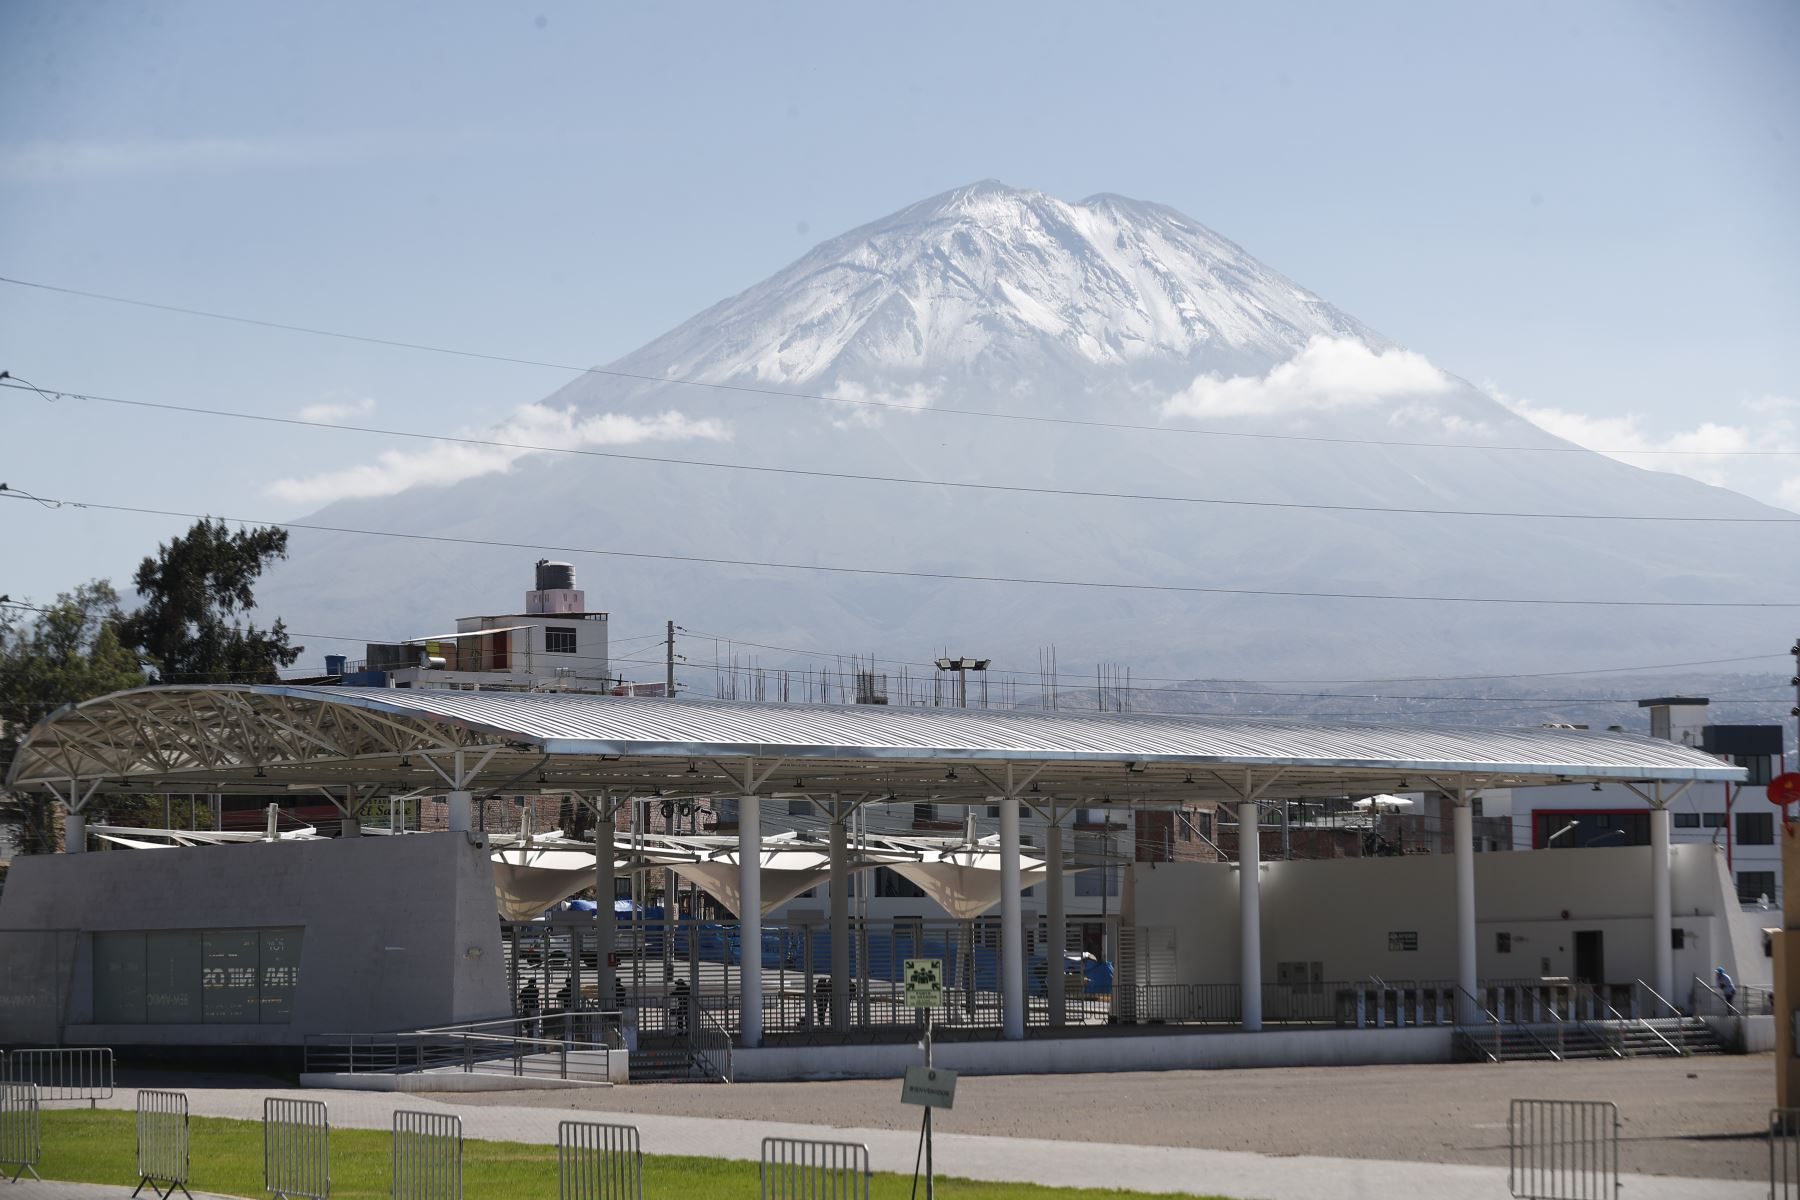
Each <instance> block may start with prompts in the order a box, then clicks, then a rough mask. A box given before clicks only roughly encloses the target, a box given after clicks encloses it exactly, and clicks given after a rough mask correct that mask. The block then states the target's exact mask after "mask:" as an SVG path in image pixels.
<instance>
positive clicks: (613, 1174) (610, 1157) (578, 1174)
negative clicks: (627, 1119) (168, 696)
mask: <svg viewBox="0 0 1800 1200" xmlns="http://www.w3.org/2000/svg"><path fill="white" fill-rule="evenodd" d="M556 1178H557V1189H558V1190H557V1195H558V1196H560V1197H561V1200H643V1195H644V1154H643V1151H641V1150H640V1149H638V1131H637V1126H636V1125H608V1124H604V1123H602V1122H598V1121H564V1122H563V1123H562V1124H560V1125H558V1126H557V1127H556Z"/></svg>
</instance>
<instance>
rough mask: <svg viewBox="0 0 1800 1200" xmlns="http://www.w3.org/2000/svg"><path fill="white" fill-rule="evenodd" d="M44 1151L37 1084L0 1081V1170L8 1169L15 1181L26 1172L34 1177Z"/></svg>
mask: <svg viewBox="0 0 1800 1200" xmlns="http://www.w3.org/2000/svg"><path fill="white" fill-rule="evenodd" d="M43 1151H44V1139H43V1123H42V1120H41V1117H40V1114H39V1111H38V1086H37V1084H35V1083H0V1169H4V1168H11V1170H12V1181H13V1182H14V1183H17V1182H18V1181H19V1178H20V1177H21V1176H23V1175H24V1174H25V1173H26V1172H27V1171H29V1172H31V1177H32V1178H33V1179H37V1178H38V1173H37V1164H38V1159H39V1158H40V1157H42V1155H43Z"/></svg>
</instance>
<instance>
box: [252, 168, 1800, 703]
mask: <svg viewBox="0 0 1800 1200" xmlns="http://www.w3.org/2000/svg"><path fill="white" fill-rule="evenodd" d="M606 370H607V371H609V372H611V373H599V372H596V373H590V374H587V375H583V376H581V377H579V378H577V379H575V380H574V381H573V382H571V383H570V384H568V385H567V386H565V387H564V388H562V389H560V390H559V391H558V392H556V393H554V394H553V395H552V396H550V397H548V398H546V399H545V400H543V401H542V402H541V403H538V404H534V405H530V406H528V407H527V408H525V409H523V410H521V411H520V412H518V413H515V414H513V415H512V416H510V417H508V416H507V415H506V414H502V413H496V414H495V417H496V421H503V423H502V424H501V425H500V426H499V428H501V429H502V430H505V429H508V428H520V429H526V430H538V431H541V430H562V431H565V432H564V433H563V434H561V435H560V438H561V441H560V443H559V444H566V445H572V446H585V447H590V448H592V447H603V446H617V445H621V444H625V443H632V444H635V443H637V442H640V441H645V440H648V439H652V438H655V439H657V440H658V441H659V444H658V445H654V446H648V445H645V446H636V447H635V449H634V452H638V453H645V454H659V455H667V456H670V457H677V458H684V459H705V460H708V461H713V462H731V463H741V464H752V465H758V466H772V467H798V468H804V469H808V470H814V471H825V472H833V473H838V474H840V475H842V474H862V475H880V476H885V477H890V478H891V477H904V478H908V479H932V480H947V481H959V482H963V483H973V484H985V485H1001V486H1002V487H1003V488H1004V487H1012V488H1024V489H1033V488H1040V489H1041V488H1057V489H1069V490H1072V491H1077V492H1088V493H1092V492H1110V493H1120V492H1127V493H1133V494H1135V495H1138V496H1140V497H1141V496H1146V495H1148V496H1158V497H1166V498H1168V499H1160V500H1158V499H1143V498H1139V499H1119V498H1102V497H1097V496H1093V495H1044V494H1037V493H1033V492H1030V491H1007V490H975V489H970V488H946V487H922V486H913V485H908V484H903V483H895V482H874V481H860V480H851V479H843V478H818V477H812V478H807V477H796V476H791V475H779V474H773V475H772V474H757V473H747V472H741V471H731V470H720V469H709V468H705V467H695V466H673V465H655V464H647V463H642V462H627V461H618V460H610V459H604V458H599V459H596V458H591V457H577V456H568V455H555V454H536V455H528V456H527V455H521V454H519V453H507V454H499V455H496V456H492V457H490V458H489V459H486V460H482V459H479V458H471V456H470V454H469V452H468V451H467V450H463V449H459V448H441V449H438V450H424V451H414V450H396V451H393V452H390V454H389V455H387V456H386V457H385V458H384V459H383V460H382V462H381V463H378V464H375V465H373V466H369V467H365V468H358V469H357V470H355V471H350V472H342V473H340V475H337V476H331V477H326V478H324V479H323V480H315V481H313V482H314V483H315V484H317V485H318V486H317V487H316V488H315V489H314V490H313V491H312V492H309V493H304V492H303V493H292V494H313V495H329V494H336V495H342V496H347V497H352V498H349V499H344V500H341V501H339V502H338V503H335V504H333V505H331V506H330V508H329V510H328V512H329V518H330V520H329V523H330V524H333V525H337V526H344V527H354V528H364V529H383V530H395V531H406V532H421V531H429V532H432V533H447V534H450V535H452V536H458V537H466V538H472V539H481V540H489V541H506V542H526V543H530V544H532V545H533V546H542V547H544V548H546V549H553V550H555V551H556V554H557V556H558V557H562V556H565V555H566V556H568V557H572V558H574V559H575V561H577V563H578V564H579V565H580V567H581V570H582V584H583V586H584V587H585V588H586V590H587V592H588V595H589V598H590V601H593V602H596V603H598V604H599V605H600V606H602V607H604V608H606V609H608V610H610V611H611V612H612V613H613V614H615V615H614V621H615V626H616V628H617V629H618V630H619V631H620V632H622V633H623V632H635V631H638V630H650V629H655V628H660V624H661V622H662V620H663V619H665V618H667V617H674V618H675V619H676V620H678V621H679V622H680V623H681V624H683V625H684V626H687V627H688V628H689V629H691V630H695V631H704V632H705V633H707V634H718V635H721V636H726V637H731V638H736V639H742V640H749V641H757V642H764V643H769V644H773V645H781V646H794V647H802V648H806V649H812V650H821V651H828V652H835V653H842V654H845V655H848V654H850V653H852V652H860V653H864V654H867V653H869V652H871V651H873V652H877V653H880V654H882V655H884V656H890V657H894V658H902V659H913V660H917V659H921V658H927V657H931V656H934V655H935V654H936V653H937V652H938V651H940V650H942V649H945V648H948V649H950V650H951V651H952V652H954V653H973V654H979V655H982V656H989V655H991V656H993V657H995V658H996V659H997V660H998V661H997V664H996V665H1007V666H1012V667H1017V668H1021V669H1028V668H1031V667H1033V666H1034V665H1035V661H1036V659H1035V653H1034V651H1035V648H1036V647H1038V646H1040V645H1043V644H1046V643H1052V642H1054V643H1056V644H1057V645H1058V646H1059V648H1060V653H1061V661H1062V662H1063V664H1064V665H1065V667H1067V666H1069V665H1071V664H1079V666H1078V667H1077V669H1085V668H1086V664H1091V663H1093V662H1095V661H1097V660H1107V661H1115V662H1130V663H1132V664H1134V666H1136V667H1137V668H1138V669H1139V670H1140V671H1142V672H1152V671H1153V672H1154V673H1156V674H1161V675H1175V674H1182V673H1186V674H1192V675H1205V676H1211V677H1221V676H1226V675H1232V676H1243V677H1262V678H1274V677H1283V676H1294V675H1301V676H1306V677H1324V678H1331V677H1336V676H1340V675H1343V674H1345V673H1350V674H1352V675H1354V674H1358V673H1366V674H1373V675H1393V674H1403V673H1409V672H1421V673H1437V672H1453V671H1458V670H1464V669H1477V670H1499V669H1502V668H1506V669H1517V670H1520V671H1525V670H1531V669H1543V668H1545V667H1546V666H1547V665H1551V664H1553V665H1555V666H1557V667H1566V666H1568V665H1569V663H1570V657H1571V656H1572V655H1573V656H1576V657H1577V658H1578V660H1579V661H1578V662H1577V663H1576V665H1584V664H1593V665H1607V664H1608V663H1614V664H1623V663H1635V662H1649V661H1657V662H1662V661H1674V660H1676V659H1679V658H1682V657H1694V658H1704V657H1716V656H1719V651H1720V650H1721V649H1727V650H1731V649H1735V650H1737V652H1739V653H1750V652H1755V651H1757V650H1760V649H1761V648H1762V647H1763V646H1764V645H1775V644H1776V643H1779V644H1780V645H1781V646H1785V645H1786V642H1785V640H1783V639H1785V637H1786V636H1787V634H1788V633H1789V632H1790V631H1789V630H1787V629H1786V626H1787V624H1788V621H1789V617H1788V615H1787V614H1785V613H1781V612H1779V611H1775V612H1765V613H1763V614H1758V613H1756V612H1754V611H1750V610H1736V609H1718V610H1703V609H1661V608H1649V607H1644V608H1604V607H1551V606H1535V605H1489V604H1449V603H1435V602H1424V601H1378V600H1347V599H1308V598H1302V597H1296V596H1291V595H1289V596H1282V595H1272V594H1254V593H1293V592H1307V593H1317V592H1330V593H1355V594H1363V595H1367V594H1374V595H1423V596H1474V597H1518V598H1565V599H1632V600H1708V601H1712V600H1720V599H1739V598H1744V599H1750V598H1764V597H1769V596H1777V597H1781V596H1795V595H1800V556H1795V555H1793V554H1792V553H1791V552H1790V550H1791V548H1790V547H1788V545H1787V538H1788V537H1789V536H1790V534H1791V529H1790V528H1787V527H1771V526H1758V525H1755V524H1731V523H1708V524H1701V523H1656V522H1645V521H1637V520H1566V519H1554V520H1543V519H1526V518H1519V517H1502V516H1480V517H1474V516H1469V517H1456V516H1445V515H1434V514H1433V513H1392V512H1371V511H1356V509H1357V508H1359V507H1360V508H1363V509H1371V508H1403V509H1426V510H1466V511H1478V512H1483V513H1517V512H1535V513H1587V514H1596V515H1600V516H1614V517H1622V516H1644V515H1664V516H1681V517H1711V518H1739V519H1742V518H1748V519H1752V520H1754V519H1766V518H1769V517H1777V516H1782V515H1784V514H1780V513H1778V512H1777V511H1776V510H1772V509H1768V508H1766V507H1764V506H1762V505H1760V504H1757V503H1755V502H1754V501H1751V500H1749V499H1747V498H1745V497H1743V496H1739V495H1737V494H1735V493H1732V492H1729V491H1725V490H1722V489H1718V488H1712V487H1707V486H1705V485H1702V484H1699V483H1696V482H1694V481H1692V480H1689V479H1684V478H1680V477H1676V476H1671V475H1666V474H1658V473H1653V472H1647V471H1642V470H1638V469H1636V468H1633V467H1629V466H1625V465H1623V464H1621V463H1618V462H1615V461H1612V460H1610V459H1606V458H1603V457H1601V456H1599V455H1595V454H1590V453H1587V452H1585V451H1580V450H1577V449H1576V448H1574V447H1572V446H1570V445H1569V444H1568V443H1566V442H1561V441H1559V440H1558V439H1556V438H1554V437H1552V436H1550V435H1549V434H1547V433H1545V432H1544V431H1543V430H1541V429H1538V428H1537V427H1536V426H1533V425H1531V424H1530V423H1529V422H1527V421H1525V420H1523V419H1521V418H1519V417H1518V416H1516V415H1515V414H1513V413H1512V412H1511V411H1510V410H1508V409H1507V408H1505V407H1504V406H1502V405H1501V404H1499V403H1497V402H1496V401H1494V400H1493V399H1491V398H1489V397H1488V396H1486V395H1484V394H1482V393H1481V392H1480V391H1479V390H1478V389H1476V388H1474V387H1472V386H1470V385H1469V384H1467V383H1466V382H1463V381H1462V380H1459V379H1457V378H1456V377H1455V375H1454V374H1453V365H1452V364H1435V363H1431V362H1429V361H1427V360H1426V359H1424V358H1423V357H1422V356H1420V355H1418V354H1416V353H1414V352H1412V351H1409V350H1407V349H1405V348H1404V347H1403V346H1402V345H1400V344H1398V343H1397V342H1395V341H1392V340H1389V339H1388V338H1386V337H1383V336H1382V335H1380V334H1377V333H1376V332H1374V331H1373V330H1370V329H1368V328H1367V327H1365V326H1364V325H1362V324H1361V323H1360V322H1358V321H1356V320H1355V319H1354V318H1352V317H1350V316H1348V315H1346V314H1345V313H1343V312H1340V311H1339V310H1337V309H1336V308H1333V307H1332V306H1331V305H1330V304H1328V303H1326V302H1325V301H1324V300H1322V299H1320V298H1319V297H1317V296H1314V295H1312V294H1311V293H1309V292H1307V291H1306V290H1304V289H1303V288H1301V287H1299V286H1298V285H1296V284H1295V283H1293V282H1291V281H1289V280H1287V279H1285V278H1283V277H1282V276H1280V275H1278V274H1277V273H1275V272H1274V271H1271V270H1270V269H1269V268H1267V267H1265V266H1263V265H1262V264H1261V263H1259V262H1257V261H1256V260H1255V259H1254V258H1252V257H1251V256H1250V255H1249V254H1248V253H1246V252H1245V251H1244V250H1243V249H1242V248H1240V247H1238V246H1237V245H1235V244H1233V243H1232V242H1230V241H1228V240H1226V239H1225V238H1223V237H1220V236H1219V235H1218V234H1215V233H1213V232H1212V231H1210V230H1208V229H1207V228H1205V227H1204V226H1203V225H1201V224H1199V223H1198V222H1196V221H1194V220H1192V219H1190V218H1188V217H1186V216H1184V215H1182V214H1181V213H1179V212H1176V211H1174V210H1173V209H1169V208H1165V207H1163V206H1160V205H1156V204H1149V203H1144V202H1140V201H1135V200H1127V199H1123V198H1120V197H1117V196H1110V195H1102V196H1096V197H1093V198H1091V199H1089V200H1086V201H1083V202H1081V203H1078V204H1070V203H1067V202H1064V201H1062V200H1059V199H1056V198H1054V197H1051V196H1047V195H1044V194H1042V193H1040V192H1033V191H1026V190H1020V189H1015V188H1009V187H1005V186H1003V185H1000V184H997V183H992V182H984V183H978V184H974V185H971V186H968V187H964V188H958V189H956V190H953V191H951V192H947V193H944V194H943V195H940V196H937V197H933V198H931V199H929V200H925V201H921V202H919V203H917V204H914V205H912V206H910V207H908V208H905V209H902V210H900V211H899V212H897V213H895V214H893V215H892V216H889V217H885V218H883V219H881V220H879V221H876V222H874V223H872V224H869V225H865V226H863V227H861V228H859V229H855V230H852V231H850V232H848V233H845V234H843V235H841V236H839V237H836V238H833V239H831V240H829V241H827V242H825V243H823V244H821V245H820V246H818V247H817V248H815V249H814V250H813V251H811V252H810V253H808V254H807V255H805V256H804V257H803V258H801V259H800V260H798V261H797V262H795V263H794V264H792V265H791V266H789V267H787V268H786V269H784V270H782V271H780V272H778V273H777V274H775V275H774V276H771V277H770V278H769V279H767V280H764V281H762V282H761V283H757V284H754V285H753V286H751V287H750V288H748V289H747V290H745V291H744V292H742V293H740V294H738V295H736V296H734V297H731V298H730V299H727V300H724V301H722V302H720V303H718V304H716V305H714V306H713V307H711V308H709V309H707V310H706V311H704V312H702V313H700V314H699V315H698V316H695V317H694V318H692V319H691V320H688V321H686V322H684V323H683V324H681V325H679V326H678V327H676V328H675V329H673V330H671V331H670V332H669V333H667V334H665V335H664V336H662V337H659V338H657V339H656V340H654V341H652V342H651V343H649V344H648V345H646V346H644V347H643V348H642V349H640V350H638V351H636V352H634V353H632V354H630V355H628V356H626V357H625V358H623V359H621V360H619V361H618V362H616V363H613V364H610V365H609V367H608V368H607V369H606ZM695 384H706V385H725V386H723V387H719V386H712V387H707V386H694V385H695ZM524 399H528V398H527V397H521V400H524ZM857 401H864V402H867V401H875V402H878V405H880V406H875V407H872V406H870V405H868V404H866V403H864V404H859V403H856V402H857ZM927 410H930V411H927ZM1020 418H1023V419H1020ZM541 436H542V435H541V434H533V435H532V436H531V437H520V438H517V439H509V438H501V439H500V440H533V439H534V438H541ZM691 438H704V439H705V440H704V441H700V442H695V443H693V444H681V443H683V442H684V441H685V440H686V439H691ZM663 443H673V444H663ZM540 444H541V443H540ZM434 456H436V457H434ZM471 464H472V465H471ZM384 471H385V472H386V473H385V475H384ZM384 479H386V480H387V483H385V484H384V483H383V482H382V481H383V480H384ZM339 480H341V481H342V488H341V490H338V491H336V492H335V493H333V492H332V491H331V489H332V488H333V487H336V486H337V485H338V481H339ZM419 480H425V481H426V482H417V481H419ZM384 490H385V491H386V492H391V493H392V494H382V493H383V491H384ZM1218 500H1230V501H1245V502H1250V503H1248V504H1218V503H1208V502H1205V501H1218ZM293 549H294V557H293V560H292V561H291V562H290V563H289V564H288V565H287V566H286V567H284V568H283V569H282V570H281V571H280V572H279V573H278V574H277V575H276V576H275V577H274V578H273V580H272V582H271V588H270V599H271V600H272V601H273V602H275V603H276V605H277V606H278V607H279V608H280V610H281V611H282V612H283V613H284V614H285V615H286V616H287V617H288V620H289V624H290V626H292V627H295V628H301V629H320V630H335V629H354V630H359V631H361V630H366V631H369V632H370V633H371V634H382V635H400V634H410V633H417V632H419V630H421V629H424V628H426V627H428V626H429V627H431V628H436V627H437V625H436V623H437V622H441V621H443V620H445V619H448V618H450V617H453V616H457V615H461V614H464V613H473V612H493V611H498V610H501V609H502V608H503V606H506V605H509V604H512V603H515V602H516V598H515V593H517V592H518V591H519V590H520V588H521V586H522V585H521V583H520V578H521V576H522V574H523V572H524V569H525V566H526V565H527V564H528V562H529V559H530V558H531V557H533V552H532V551H530V550H523V549H521V550H508V549H499V548H480V547H453V546H443V545H413V544H408V543H405V542H394V541H389V540H382V539H368V538H358V537H355V536H351V535H323V534H306V533H302V534H297V535H296V536H295V539H294V543H293ZM582 549H595V550H601V549H605V550H614V551H624V552H628V553H632V554H642V555H646V556H658V555H675V556H694V557H703V558H713V559H731V560H735V561H738V562H746V561H757V562H781V563H796V564H814V565H819V566H831V567H851V568H873V569H875V570H885V571H891V572H900V573H906V572H913V573H919V574H921V575H929V576H939V578H919V577H908V576H906V575H904V574H899V575H887V576H883V575H875V574H855V573H850V574H845V573H829V574H817V573H807V572H802V571H794V570H785V569H776V568H769V567H745V566H738V567H731V566H724V565H718V564H701V563H691V562H680V561H670V560H668V559H666V558H657V557H643V558H633V557H613V558H607V557H594V558H586V559H584V558H583V557H582V556H581V555H579V554H577V553H574V552H575V551H577V550H582ZM944 575H980V576H987V577H1001V576H1003V577H1015V578H1029V579H1038V580H1045V579H1051V580H1066V581H1106V582H1112V583H1119V584H1126V585H1130V586H1129V587H1126V588H1115V589H1092V588H1081V587H1060V586H1056V587H1046V586H1027V585H1023V584H1013V583H998V582H993V583H971V582H959V581H955V580H949V579H944V578H941V576H944ZM1145 585H1151V586H1152V588H1154V587H1169V588H1175V589H1224V591H1222V592H1219V593H1209V592H1206V591H1203V590H1187V591H1177V590H1172V591H1159V590H1145ZM708 646H710V643H708ZM1746 648H1747V649H1746ZM318 649H323V647H320V648H318ZM696 654H698V655H699V657H700V658H701V659H702V660H703V659H704V657H705V653H704V652H698V651H697V652H696ZM696 654H690V661H692V660H694V659H695V656H696ZM782 657H783V656H782V655H781V654H778V653H774V652H767V653H765V654H764V655H763V660H764V661H765V662H770V663H773V662H779V661H781V660H782ZM647 673H653V672H648V669H647ZM703 675H704V676H705V679H706V680H707V681H708V682H710V674H709V673H705V672H703Z"/></svg>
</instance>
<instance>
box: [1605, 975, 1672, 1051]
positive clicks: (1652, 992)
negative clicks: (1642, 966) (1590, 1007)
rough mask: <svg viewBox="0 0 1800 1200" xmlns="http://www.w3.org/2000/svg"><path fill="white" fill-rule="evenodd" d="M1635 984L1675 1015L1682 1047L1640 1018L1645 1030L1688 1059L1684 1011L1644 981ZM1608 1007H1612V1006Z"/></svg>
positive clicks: (1639, 980) (1637, 981)
mask: <svg viewBox="0 0 1800 1200" xmlns="http://www.w3.org/2000/svg"><path fill="white" fill-rule="evenodd" d="M1633 982H1634V983H1636V984H1637V985H1638V986H1639V987H1641V988H1643V989H1644V990H1645V991H1646V992H1649V993H1650V995H1651V996H1652V997H1654V998H1655V1000H1656V1002H1657V1003H1658V1004H1660V1005H1662V1006H1663V1007H1664V1008H1666V1009H1668V1010H1669V1011H1670V1012H1672V1013H1674V1014H1675V1032H1676V1033H1677V1034H1678V1035H1679V1036H1680V1038H1681V1045H1679V1046H1677V1045H1676V1044H1675V1043H1674V1042H1671V1041H1669V1039H1668V1038H1666V1037H1663V1034H1662V1031H1661V1030H1659V1029H1657V1028H1656V1026H1654V1025H1652V1024H1650V1022H1648V1021H1644V1020H1643V1019H1642V1018H1639V1020H1640V1021H1641V1023H1642V1024H1643V1026H1644V1028H1645V1029H1648V1030H1649V1031H1650V1032H1651V1033H1654V1034H1656V1036H1657V1037H1659V1038H1662V1040H1663V1043H1664V1044H1665V1045H1667V1046H1668V1047H1669V1049H1671V1050H1673V1051H1675V1053H1676V1054H1679V1055H1681V1056H1682V1057H1683V1058H1686V1057H1687V1031H1686V1030H1684V1029H1682V1027H1681V1018H1682V1015H1683V1014H1682V1011H1681V1010H1680V1009H1679V1008H1676V1007H1675V1006H1674V1005H1673V1004H1670V1003H1669V1002H1668V1001H1667V1000H1665V999H1663V998H1662V996H1661V995H1660V994H1658V992H1657V990H1656V989H1655V988H1653V987H1651V986H1650V985H1649V984H1647V983H1645V982H1644V981H1643V980H1641V979H1638V980H1634V981H1633ZM1608 1007H1610V1005H1609V1006H1608Z"/></svg>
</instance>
